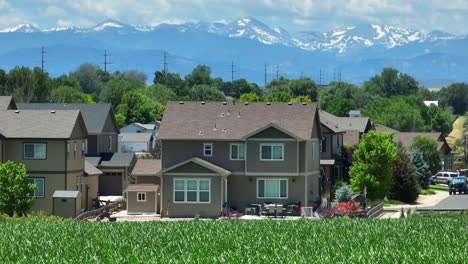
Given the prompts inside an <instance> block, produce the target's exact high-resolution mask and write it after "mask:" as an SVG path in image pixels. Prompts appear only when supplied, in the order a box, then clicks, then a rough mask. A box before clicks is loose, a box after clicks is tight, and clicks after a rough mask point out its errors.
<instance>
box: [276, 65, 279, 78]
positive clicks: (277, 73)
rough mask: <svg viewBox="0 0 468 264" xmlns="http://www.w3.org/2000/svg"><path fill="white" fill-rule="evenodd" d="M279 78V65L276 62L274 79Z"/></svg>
mask: <svg viewBox="0 0 468 264" xmlns="http://www.w3.org/2000/svg"><path fill="white" fill-rule="evenodd" d="M278 79H279V65H278V64H276V80H278Z"/></svg>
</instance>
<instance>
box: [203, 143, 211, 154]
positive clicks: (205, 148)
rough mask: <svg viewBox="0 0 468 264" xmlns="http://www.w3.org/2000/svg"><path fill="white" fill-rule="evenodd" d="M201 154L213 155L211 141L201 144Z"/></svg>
mask: <svg viewBox="0 0 468 264" xmlns="http://www.w3.org/2000/svg"><path fill="white" fill-rule="evenodd" d="M203 156H206V157H211V156H213V143H204V144H203Z"/></svg>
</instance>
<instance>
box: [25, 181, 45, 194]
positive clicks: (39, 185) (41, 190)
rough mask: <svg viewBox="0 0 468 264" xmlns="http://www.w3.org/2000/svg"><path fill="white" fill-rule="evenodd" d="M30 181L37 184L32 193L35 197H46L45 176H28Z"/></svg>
mask: <svg viewBox="0 0 468 264" xmlns="http://www.w3.org/2000/svg"><path fill="white" fill-rule="evenodd" d="M28 181H29V182H30V183H33V184H36V189H34V191H33V192H32V193H31V195H32V196H33V197H44V178H28Z"/></svg>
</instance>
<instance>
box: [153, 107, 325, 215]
mask: <svg viewBox="0 0 468 264" xmlns="http://www.w3.org/2000/svg"><path fill="white" fill-rule="evenodd" d="M320 138H321V132H320V120H319V116H318V110H317V105H316V104H315V103H296V102H292V103H269V102H266V103H239V102H235V101H232V102H169V103H168V104H167V107H166V110H165V113H164V118H163V120H162V122H161V129H160V139H161V144H162V155H161V173H160V175H161V197H160V198H161V212H162V216H165V217H193V216H194V215H196V214H198V215H200V216H201V217H218V216H219V215H220V214H221V212H222V210H223V207H224V206H225V205H227V206H228V207H231V208H236V209H238V210H240V211H242V210H244V209H245V208H246V207H249V206H250V205H251V204H260V203H264V202H268V203H276V204H288V203H297V202H300V203H301V204H302V205H303V206H312V205H313V203H314V202H315V201H316V200H318V199H320V195H321V189H320V186H321V183H320V181H321V176H320V153H319V145H320V140H319V139H320Z"/></svg>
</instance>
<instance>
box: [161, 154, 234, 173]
mask: <svg viewBox="0 0 468 264" xmlns="http://www.w3.org/2000/svg"><path fill="white" fill-rule="evenodd" d="M168 172H170V173H216V174H219V175H221V176H228V175H230V174H231V172H230V171H228V170H226V169H223V168H221V167H219V166H217V165H214V164H213V163H210V162H208V161H206V160H203V159H200V158H191V159H188V160H186V161H183V162H180V163H178V164H176V165H174V166H172V167H169V168H167V169H165V170H163V173H168Z"/></svg>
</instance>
